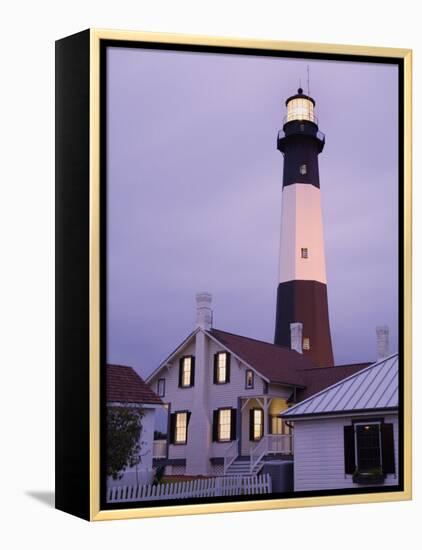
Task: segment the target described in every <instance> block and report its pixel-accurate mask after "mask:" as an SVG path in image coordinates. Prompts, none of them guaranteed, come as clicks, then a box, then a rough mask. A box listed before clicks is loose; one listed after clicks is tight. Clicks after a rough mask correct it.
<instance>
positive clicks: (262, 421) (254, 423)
mask: <svg viewBox="0 0 422 550" xmlns="http://www.w3.org/2000/svg"><path fill="white" fill-rule="evenodd" d="M257 412H259V413H260V415H261V422H260V423H259V427H260V436H259V437H255V426H256V425H257V424H256V422H255V415H256V413H257ZM264 422H265V418H264V411H263V410H262V409H258V408H254V409H253V440H254V441H261V439H262V438H263V437H264V431H265V429H264V428H265V427H264Z"/></svg>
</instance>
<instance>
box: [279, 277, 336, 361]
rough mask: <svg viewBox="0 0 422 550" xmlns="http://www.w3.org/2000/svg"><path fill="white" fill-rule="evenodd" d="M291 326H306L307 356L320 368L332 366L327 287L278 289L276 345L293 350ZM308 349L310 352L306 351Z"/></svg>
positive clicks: (297, 284) (307, 284)
mask: <svg viewBox="0 0 422 550" xmlns="http://www.w3.org/2000/svg"><path fill="white" fill-rule="evenodd" d="M291 323H302V324H303V344H302V345H304V349H303V353H304V355H307V356H308V357H309V358H310V359H311V360H312V361H313V362H314V363H315V364H316V365H317V366H320V367H331V366H333V364H334V358H333V349H332V345H331V333H330V322H329V318H328V299H327V285H325V284H324V283H320V282H318V281H287V282H285V283H280V284H279V285H278V289H277V312H276V325H275V337H274V343H275V344H278V345H280V346H285V347H290V324H291ZM307 345H309V349H305V348H306V347H307Z"/></svg>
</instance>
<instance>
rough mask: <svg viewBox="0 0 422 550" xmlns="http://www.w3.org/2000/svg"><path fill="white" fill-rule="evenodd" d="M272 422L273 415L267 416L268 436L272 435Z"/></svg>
mask: <svg viewBox="0 0 422 550" xmlns="http://www.w3.org/2000/svg"><path fill="white" fill-rule="evenodd" d="M272 420H273V415H272V414H269V415H268V433H269V434H270V435H272V434H273V422H272Z"/></svg>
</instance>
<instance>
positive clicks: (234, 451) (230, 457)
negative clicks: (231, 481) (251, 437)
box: [224, 439, 239, 474]
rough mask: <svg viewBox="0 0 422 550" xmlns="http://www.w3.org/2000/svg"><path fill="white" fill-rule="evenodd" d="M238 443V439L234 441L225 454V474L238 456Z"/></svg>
mask: <svg viewBox="0 0 422 550" xmlns="http://www.w3.org/2000/svg"><path fill="white" fill-rule="evenodd" d="M238 443H239V441H238V440H237V439H235V440H234V441H232V443H230V445H229V446H228V448H227V450H226V452H225V454H224V474H226V472H227V470H228V468H229V466H230V464H233V462H234V461H235V460H236V458H237V457H238Z"/></svg>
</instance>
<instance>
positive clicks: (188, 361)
mask: <svg viewBox="0 0 422 550" xmlns="http://www.w3.org/2000/svg"><path fill="white" fill-rule="evenodd" d="M179 376H180V378H179V386H180V387H182V388H189V387H190V386H193V357H191V356H187V357H182V359H181V360H180V374H179Z"/></svg>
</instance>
